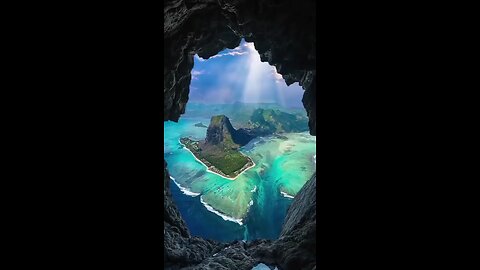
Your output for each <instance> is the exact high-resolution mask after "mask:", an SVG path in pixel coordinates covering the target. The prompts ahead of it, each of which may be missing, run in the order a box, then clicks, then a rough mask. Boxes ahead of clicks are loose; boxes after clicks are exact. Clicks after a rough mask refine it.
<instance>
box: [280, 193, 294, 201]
mask: <svg viewBox="0 0 480 270" xmlns="http://www.w3.org/2000/svg"><path fill="white" fill-rule="evenodd" d="M280 193H281V194H282V196H283V197H285V198H290V199H293V198H295V197H293V196H290V195H288V194H287V193H285V192H283V191H280Z"/></svg>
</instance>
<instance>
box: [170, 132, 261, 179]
mask: <svg viewBox="0 0 480 270" xmlns="http://www.w3.org/2000/svg"><path fill="white" fill-rule="evenodd" d="M178 142H179V143H180V145H182V146H183V149H186V150H187V151H188V152H190V154H192V156H193V157H194V158H195V159H196V160H197V161H198V162H200V163H201V164H202V165H203V166H205V168H207V172H209V173H213V174H216V175H218V176H220V177H222V178H225V179H227V180H235V179H237V177H239V176H240V175H242V173H244V172H246V171H248V170H250V169H251V168H253V167H255V165H256V164H255V161H253V159H251V158H250V157H249V156H246V155H245V154H243V153H242V152H240V151H239V153H240V154H242V155H244V156H246V157H247V158H248V159H250V160H251V161H252V163H253V165H252V166H250V167H247V168H246V169H245V170H243V171H242V172H241V173H239V174H238V175H237V176H235V177H233V178H231V177H226V176H223V175H221V174H219V173H217V172H214V171H212V170H210V168H209V167H208V166H207V165H205V163H203V162H202V161H201V160H199V159H198V158H197V157H196V156H195V154H194V153H193V152H192V151H190V149H188V148H187V147H186V146H185V145H184V144H183V143H182V142H181V141H180V139H179V140H178ZM212 166H213V165H212ZM213 167H215V166H213Z"/></svg>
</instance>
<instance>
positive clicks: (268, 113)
mask: <svg viewBox="0 0 480 270" xmlns="http://www.w3.org/2000/svg"><path fill="white" fill-rule="evenodd" d="M248 124H249V126H250V127H249V129H251V130H253V131H254V133H257V134H272V133H283V132H303V131H307V130H308V118H307V117H305V116H302V115H297V114H290V113H286V112H282V111H280V110H278V109H261V108H259V109H256V110H255V111H254V112H253V114H252V116H251V117H250V121H249V123H248Z"/></svg>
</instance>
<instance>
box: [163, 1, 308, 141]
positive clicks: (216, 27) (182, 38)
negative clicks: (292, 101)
mask: <svg viewBox="0 0 480 270" xmlns="http://www.w3.org/2000/svg"><path fill="white" fill-rule="evenodd" d="M163 34H164V45H165V48H164V57H165V58H164V59H165V60H164V96H165V103H164V113H165V114H164V115H165V116H164V120H173V121H178V118H179V117H180V115H181V114H182V113H184V112H185V104H186V103H187V101H188V93H189V85H190V80H191V74H190V72H191V70H192V68H193V56H194V55H195V54H198V55H199V56H200V57H202V58H205V59H208V58H209V57H211V56H214V55H216V54H217V53H218V52H220V51H221V50H223V49H225V48H229V49H233V48H235V47H237V46H238V45H239V44H240V40H241V38H245V40H246V41H248V42H254V45H255V49H256V50H257V51H258V52H259V54H260V58H261V60H262V61H264V62H268V63H269V64H270V65H272V66H275V67H276V69H277V72H278V73H280V74H282V76H283V78H284V79H285V82H286V83H287V85H290V84H292V83H294V82H298V83H299V84H300V85H301V86H302V87H303V89H304V90H305V93H304V98H303V104H304V106H305V109H306V111H307V114H308V116H309V127H310V133H311V134H312V135H315V134H316V117H315V116H316V114H315V112H316V104H315V95H316V84H315V80H316V70H315V68H316V67H315V61H316V51H315V48H316V37H315V1H314V0H311V1H306V0H305V1H293V0H230V1H227V0H218V1H206V0H196V1H194V0H170V1H165V7H164V29H163Z"/></svg>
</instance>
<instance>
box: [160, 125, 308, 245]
mask: <svg viewBox="0 0 480 270" xmlns="http://www.w3.org/2000/svg"><path fill="white" fill-rule="evenodd" d="M198 122H203V123H204V124H205V125H208V123H209V122H210V119H209V118H194V117H182V118H181V119H180V121H179V122H178V123H174V122H165V123H164V127H165V129H164V146H165V150H164V151H165V152H164V157H165V160H166V161H167V163H168V169H169V173H170V175H171V176H172V178H173V179H175V182H174V181H171V187H172V195H173V200H174V201H175V202H176V204H177V205H178V207H179V210H180V213H181V214H182V217H183V218H184V219H185V222H186V223H187V225H188V227H189V229H190V230H191V233H192V234H193V235H197V236H202V237H205V238H210V239H215V240H219V241H231V240H239V239H243V240H252V239H256V238H266V239H275V238H277V237H278V235H279V233H280V231H281V225H282V223H283V220H284V218H285V215H286V211H287V209H288V206H289V205H290V204H291V201H292V199H291V197H292V196H294V195H295V194H296V193H297V192H298V191H299V190H300V188H301V187H302V186H303V185H304V184H305V182H306V181H307V180H308V179H310V177H311V175H312V174H313V173H314V171H315V162H314V158H313V157H314V155H315V154H316V153H315V144H316V137H314V136H310V135H309V134H308V132H305V133H295V134H293V133H290V134H282V135H283V136H285V137H287V138H288V139H286V140H285V138H278V137H275V136H269V137H262V138H256V139H254V140H252V141H251V142H250V143H249V144H248V145H246V146H244V147H242V149H241V151H242V152H243V153H244V154H246V155H248V156H250V157H251V158H252V159H253V160H254V162H255V164H256V165H255V167H253V168H251V169H249V170H247V171H246V172H244V173H243V174H242V175H240V176H239V177H238V178H237V179H236V180H228V179H225V178H223V177H221V176H218V175H215V174H213V173H209V172H207V171H206V168H205V166H203V165H202V164H200V163H199V162H198V161H197V160H196V159H195V158H194V157H193V155H192V154H191V153H190V152H189V151H187V150H186V149H183V147H182V146H181V145H180V143H179V139H180V137H191V138H192V139H195V140H201V139H204V138H205V135H206V131H207V129H206V128H203V127H195V124H196V123H198Z"/></svg>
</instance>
